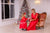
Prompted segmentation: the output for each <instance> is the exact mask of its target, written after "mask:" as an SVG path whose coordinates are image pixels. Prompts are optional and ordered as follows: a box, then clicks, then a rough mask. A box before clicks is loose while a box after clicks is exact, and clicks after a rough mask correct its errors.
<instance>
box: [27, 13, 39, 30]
mask: <svg viewBox="0 0 50 33" xmlns="http://www.w3.org/2000/svg"><path fill="white" fill-rule="evenodd" d="M37 16H38V13H36V14H35V15H34V14H33V13H32V14H31V18H32V19H36V20H34V21H31V22H30V24H29V26H28V28H27V30H36V24H37V22H38V18H36V17H37Z"/></svg>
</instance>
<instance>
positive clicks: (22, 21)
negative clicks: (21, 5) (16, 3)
mask: <svg viewBox="0 0 50 33" xmlns="http://www.w3.org/2000/svg"><path fill="white" fill-rule="evenodd" d="M26 21H27V18H26V13H23V14H22V18H21V21H20V26H19V28H20V29H22V30H26V28H27V22H26Z"/></svg>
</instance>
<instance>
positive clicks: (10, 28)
mask: <svg viewBox="0 0 50 33" xmlns="http://www.w3.org/2000/svg"><path fill="white" fill-rule="evenodd" d="M0 33H50V23H47V24H45V28H44V29H40V30H33V31H22V30H20V29H19V25H17V24H16V23H14V24H10V25H6V26H2V27H0Z"/></svg>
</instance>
